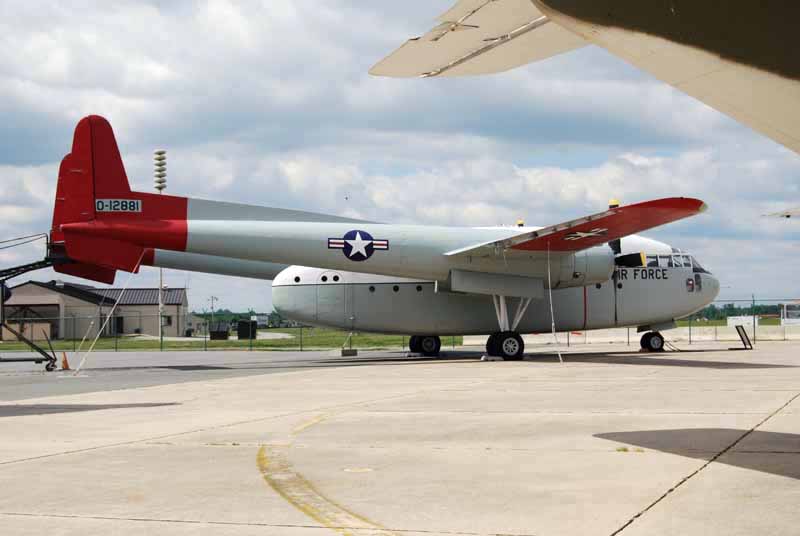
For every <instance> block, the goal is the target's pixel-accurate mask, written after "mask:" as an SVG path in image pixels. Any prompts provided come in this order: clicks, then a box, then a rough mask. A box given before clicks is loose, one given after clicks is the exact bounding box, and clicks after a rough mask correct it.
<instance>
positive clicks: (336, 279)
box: [294, 275, 422, 292]
mask: <svg viewBox="0 0 800 536" xmlns="http://www.w3.org/2000/svg"><path fill="white" fill-rule="evenodd" d="M331 279H332V280H333V281H334V282H337V283H338V282H339V276H338V275H335V276H333V277H332V278H331ZM320 280H321V281H322V282H323V283H327V282H328V276H326V275H323V276H322V277H321V278H320ZM300 281H301V279H300V276H299V275H297V276H295V277H294V282H295V283H299V282H300ZM392 290H393V291H394V292H400V285H394V286H393V287H392ZM416 290H417V292H422V285H417V287H416ZM369 291H370V292H375V285H370V286H369Z"/></svg>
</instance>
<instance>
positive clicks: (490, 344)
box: [486, 333, 500, 356]
mask: <svg viewBox="0 0 800 536" xmlns="http://www.w3.org/2000/svg"><path fill="white" fill-rule="evenodd" d="M498 335H500V334H499V333H492V334H491V335H489V338H488V339H487V340H486V355H491V356H499V355H500V349H499V348H498V347H497V336H498Z"/></svg>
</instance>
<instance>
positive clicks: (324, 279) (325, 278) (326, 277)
mask: <svg viewBox="0 0 800 536" xmlns="http://www.w3.org/2000/svg"><path fill="white" fill-rule="evenodd" d="M322 282H323V283H327V282H328V276H327V275H323V276H322Z"/></svg>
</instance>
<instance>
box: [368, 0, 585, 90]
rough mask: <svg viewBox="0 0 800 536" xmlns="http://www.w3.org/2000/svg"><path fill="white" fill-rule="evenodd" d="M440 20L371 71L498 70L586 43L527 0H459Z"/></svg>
mask: <svg viewBox="0 0 800 536" xmlns="http://www.w3.org/2000/svg"><path fill="white" fill-rule="evenodd" d="M438 20H439V24H438V25H436V26H435V27H434V28H433V29H431V30H430V31H429V32H428V33H426V34H425V35H423V36H420V37H415V38H413V39H409V40H408V41H406V43H405V44H404V45H403V46H401V47H400V48H399V49H397V50H396V51H394V52H393V53H392V54H391V55H389V56H388V57H387V58H385V59H383V60H382V61H381V62H379V63H378V64H377V65H375V66H374V67H373V68H372V69H371V70H370V74H373V75H377V76H394V77H414V76H422V77H427V76H460V75H476V74H488V73H498V72H501V71H507V70H509V69H513V68H514V67H519V66H520V65H525V64H526V63H530V62H532V61H538V60H542V59H544V58H548V57H550V56H555V55H556V54H560V53H562V52H567V51H569V50H573V49H575V48H578V47H581V46H583V45H585V44H587V41H585V40H584V39H583V38H582V37H580V36H578V35H576V34H574V33H572V32H570V31H568V30H565V29H564V28H562V27H560V26H558V25H556V24H550V20H549V19H548V18H547V17H546V16H544V15H543V14H542V12H541V11H539V9H538V8H537V7H536V6H534V4H533V2H531V1H530V0H460V1H459V2H458V3H457V4H456V5H455V6H453V7H452V8H450V9H449V10H448V11H447V12H445V13H443V14H442V15H441V16H440V17H439V18H438Z"/></svg>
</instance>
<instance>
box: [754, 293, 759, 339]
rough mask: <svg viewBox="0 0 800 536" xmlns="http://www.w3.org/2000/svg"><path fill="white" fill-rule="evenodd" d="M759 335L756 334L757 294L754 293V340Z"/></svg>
mask: <svg viewBox="0 0 800 536" xmlns="http://www.w3.org/2000/svg"><path fill="white" fill-rule="evenodd" d="M757 340H758V337H757V336H756V295H755V294H753V342H756V341H757Z"/></svg>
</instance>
